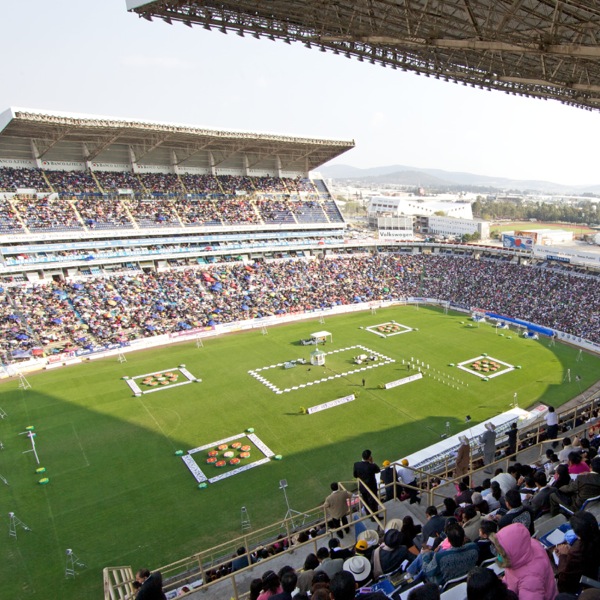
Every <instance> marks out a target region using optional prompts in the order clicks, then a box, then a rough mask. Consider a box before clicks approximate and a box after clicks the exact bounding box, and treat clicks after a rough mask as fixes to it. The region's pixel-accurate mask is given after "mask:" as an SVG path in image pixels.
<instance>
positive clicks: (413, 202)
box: [367, 196, 473, 222]
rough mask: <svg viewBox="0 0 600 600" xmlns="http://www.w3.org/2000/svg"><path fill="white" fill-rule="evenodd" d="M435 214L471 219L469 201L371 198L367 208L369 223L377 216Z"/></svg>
mask: <svg viewBox="0 0 600 600" xmlns="http://www.w3.org/2000/svg"><path fill="white" fill-rule="evenodd" d="M435 213H444V215H446V216H449V217H457V218H462V219H472V218H473V211H472V210H471V202H470V201H464V200H459V199H456V200H455V201H449V200H440V199H439V198H438V197H436V196H372V197H371V199H370V201H369V207H368V208H367V215H368V217H369V221H371V222H372V219H375V218H376V217H378V216H391V217H401V216H411V215H412V216H430V215H434V214H435Z"/></svg>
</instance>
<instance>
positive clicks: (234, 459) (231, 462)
mask: <svg viewBox="0 0 600 600" xmlns="http://www.w3.org/2000/svg"><path fill="white" fill-rule="evenodd" d="M239 463H240V459H239V458H232V459H231V460H230V461H229V464H230V465H238V464H239Z"/></svg>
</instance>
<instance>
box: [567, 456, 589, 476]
mask: <svg viewBox="0 0 600 600" xmlns="http://www.w3.org/2000/svg"><path fill="white" fill-rule="evenodd" d="M567 460H568V464H569V475H579V474H580V473H589V472H590V466H589V465H588V464H587V463H586V462H584V460H583V459H582V458H581V454H579V452H569V456H568V458H567Z"/></svg>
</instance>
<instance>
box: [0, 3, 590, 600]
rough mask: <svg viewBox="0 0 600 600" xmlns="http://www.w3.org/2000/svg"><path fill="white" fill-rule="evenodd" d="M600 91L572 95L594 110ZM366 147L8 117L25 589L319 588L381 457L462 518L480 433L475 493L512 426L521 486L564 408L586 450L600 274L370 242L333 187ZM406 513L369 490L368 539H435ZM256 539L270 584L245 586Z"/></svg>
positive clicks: (1, 275)
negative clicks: (321, 572)
mask: <svg viewBox="0 0 600 600" xmlns="http://www.w3.org/2000/svg"><path fill="white" fill-rule="evenodd" d="M135 4H140V3H139V2H137V3H135ZM144 4H148V3H144ZM151 4H157V3H151ZM159 4H162V3H159ZM171 16H172V17H173V18H175V15H171ZM169 18H171V17H169ZM353 51H354V50H353ZM361 52H362V50H361ZM502 85H504V84H502ZM510 85H514V86H517V87H515V88H514V89H516V90H517V92H518V93H524V91H523V90H525V91H527V88H522V87H521V86H522V85H524V83H523V82H516V83H515V82H513V83H511V84H510ZM534 85H535V86H536V90H538V91H539V89H540V85H539V83H535V84H534ZM498 86H500V83H499V81H498V82H496V83H494V86H493V87H498ZM511 89H512V88H511ZM589 91H590V90H583V89H579V92H578V95H577V96H576V97H573V98H572V100H569V101H572V102H574V103H576V104H577V105H578V106H586V107H587V106H594V102H595V99H594V98H593V97H591V96H586V94H587V93H588V92H589ZM561 93H563V92H561ZM538 95H539V94H538ZM560 97H561V96H560V95H559V98H560ZM565 97H566V98H569V96H568V95H567V96H565ZM353 146H354V142H353V141H352V140H350V139H347V140H328V139H314V138H302V137H293V136H288V135H286V134H285V132H284V133H282V134H281V135H273V134H261V133H252V132H239V131H237V132H236V131H220V130H219V131H217V130H209V129H198V128H195V127H192V126H188V125H185V124H177V123H163V122H150V121H145V120H137V119H135V118H133V119H121V118H113V117H109V116H94V115H80V114H75V113H66V112H65V113H61V112H55V111H44V110H39V109H24V108H8V109H7V110H5V111H4V112H2V113H1V114H0V249H1V253H2V254H1V256H2V261H1V264H0V279H1V283H0V288H1V289H0V298H1V305H0V310H1V311H2V319H1V323H2V330H3V335H2V337H1V339H0V356H1V358H2V373H1V376H2V380H3V381H2V382H0V390H1V393H0V417H1V419H0V442H1V447H2V451H1V453H0V456H1V457H2V462H1V463H0V475H1V477H2V480H1V481H0V488H3V492H4V493H3V495H2V498H1V500H0V503H1V506H2V510H1V511H0V514H1V515H2V519H3V520H5V522H6V526H7V529H8V531H9V540H8V544H4V546H3V550H2V553H1V554H0V556H2V567H0V569H1V572H2V575H3V582H5V589H6V593H7V594H8V595H10V597H14V598H27V597H30V596H34V595H38V596H39V595H42V596H43V595H44V594H46V593H47V592H46V591H45V590H46V589H48V587H49V586H50V587H51V588H52V596H53V597H60V598H65V599H69V598H81V597H84V598H88V597H89V598H93V597H94V598H95V597H99V596H100V594H102V591H104V595H105V598H111V599H113V598H119V599H125V598H132V597H135V590H134V588H133V582H134V573H135V572H136V570H137V569H138V568H140V567H146V566H147V567H148V568H150V569H151V570H153V571H154V570H159V571H161V572H162V574H163V577H164V582H165V591H166V592H167V594H168V597H169V598H172V597H175V596H176V595H178V594H180V593H183V594H185V595H186V596H188V597H191V598H200V597H208V598H230V597H235V598H242V597H243V598H245V597H248V591H249V584H250V581H251V579H252V578H253V577H256V576H257V570H258V576H260V575H261V574H262V573H263V572H264V571H265V570H266V569H267V568H270V567H269V566H267V565H270V564H273V565H278V566H281V565H283V564H292V565H293V566H294V567H296V568H298V569H300V568H301V567H302V564H303V561H304V556H305V554H306V553H307V552H310V551H315V550H316V548H317V546H322V545H326V544H327V541H328V539H329V538H330V537H331V529H332V528H331V526H330V524H329V522H328V520H327V515H326V513H325V512H324V510H323V508H322V504H323V500H324V498H325V496H327V495H328V493H329V491H328V490H329V484H330V482H331V481H340V482H341V483H342V484H343V486H344V487H345V488H346V489H349V490H350V491H352V492H354V491H356V489H357V480H356V478H354V477H353V473H352V464H353V463H354V462H355V461H358V460H360V455H361V452H362V451H363V450H364V448H366V447H369V448H371V449H372V450H373V453H374V455H375V459H376V462H378V463H379V464H381V462H382V461H383V460H384V459H388V460H391V461H399V460H400V459H401V458H404V457H408V458H409V459H410V464H411V467H413V468H414V469H415V471H414V472H415V477H416V479H415V480H416V481H417V485H418V488H419V490H421V492H420V493H421V495H422V497H423V498H427V504H429V503H434V504H441V501H442V499H443V497H444V496H446V495H453V493H454V491H453V490H452V487H453V486H452V485H451V483H452V482H454V481H456V474H455V473H453V471H454V469H455V464H454V462H455V458H454V457H455V454H456V451H457V448H458V446H459V444H460V442H459V436H460V435H467V436H468V439H469V440H470V447H471V453H472V461H471V463H470V465H469V470H472V471H473V473H474V474H473V478H474V479H473V480H474V481H475V479H476V478H477V477H479V478H481V476H482V470H483V466H484V465H483V464H482V463H481V458H482V455H481V448H480V445H479V442H478V440H479V436H480V435H481V433H482V432H483V430H484V424H486V423H489V422H491V420H492V419H494V422H495V423H496V425H497V428H498V453H497V456H496V460H497V463H498V465H497V466H501V467H503V468H506V466H507V464H508V459H507V458H506V456H507V455H506V454H505V452H504V451H505V450H506V448H507V433H508V430H509V429H510V427H511V425H512V424H518V427H519V438H518V444H517V451H518V452H519V453H523V454H524V453H525V452H527V451H529V452H533V451H536V452H537V451H538V450H539V449H540V448H542V446H541V445H540V443H541V442H542V441H544V440H545V439H547V431H546V428H545V424H544V420H543V418H540V417H543V415H544V414H546V412H547V408H548V407H549V406H553V407H556V408H557V409H558V412H559V414H560V424H561V435H562V433H564V432H566V431H568V430H570V429H577V430H578V431H580V430H581V429H582V428H583V430H584V431H585V425H586V423H587V421H588V420H589V419H591V418H592V417H593V415H594V411H597V405H598V402H599V399H598V391H597V390H598V379H599V375H598V374H599V373H600V321H599V319H600V289H599V286H598V276H599V275H600V273H598V272H597V271H595V270H593V269H582V268H577V267H573V266H570V265H568V264H558V265H557V264H556V263H554V262H551V261H547V260H544V259H539V258H535V257H534V256H533V254H532V253H531V252H530V251H527V250H523V249H507V248H500V247H492V246H483V245H466V244H446V243H443V244H438V243H429V242H428V243H426V242H421V241H419V242H406V243H401V244H400V243H387V242H385V241H383V240H380V241H377V242H366V241H364V240H356V239H354V238H352V237H350V236H349V235H348V229H349V226H348V223H347V222H346V220H345V218H344V216H343V214H342V212H341V210H340V207H339V206H338V204H337V203H336V201H335V199H334V198H333V196H332V194H331V191H330V189H329V188H328V186H327V184H326V182H325V181H324V180H323V179H322V178H321V177H320V176H319V175H318V171H319V167H320V166H321V165H324V164H325V163H327V162H328V161H330V160H332V159H334V158H336V157H338V156H340V155H341V154H343V153H344V152H346V151H348V150H350V149H351V148H352V147H353ZM546 445H547V444H546ZM209 461H210V462H209ZM434 479H435V480H436V481H437V483H439V480H440V479H442V480H444V481H449V482H450V484H448V487H444V485H437V483H436V484H434V482H433V480H434ZM449 489H450V490H452V492H450V491H449ZM399 500H400V498H397V497H395V496H394V497H393V498H392V499H390V498H389V497H387V498H384V496H383V494H382V496H381V497H379V498H377V499H376V503H377V505H376V510H375V511H372V510H371V511H369V510H368V509H369V507H368V506H367V505H366V504H365V501H364V498H363V496H362V495H355V496H354V499H353V504H352V514H353V517H354V518H355V519H356V520H357V524H356V525H355V527H357V529H356V531H357V532H358V530H359V529H358V528H359V525H361V526H362V527H363V528H364V527H367V528H372V527H373V521H374V522H375V525H376V526H377V525H378V526H380V527H381V529H382V530H383V529H384V528H385V524H386V521H387V520H388V519H389V518H391V517H392V516H397V515H398V514H399V515H400V516H404V515H406V514H411V515H413V516H414V518H415V519H417V520H421V521H423V520H424V519H425V517H424V508H425V503H423V504H424V505H423V507H420V506H416V505H415V506H413V505H410V506H408V502H405V501H404V502H401V501H399ZM286 509H287V512H286ZM398 511H400V512H398ZM371 519H373V521H372V520H371ZM307 531H310V536H308V535H307V536H306V537H305V538H303V535H302V534H303V533H306V532H307ZM303 540H304V541H303ZM240 546H243V547H244V548H245V552H246V553H247V554H248V556H249V557H250V554H256V553H257V552H258V551H259V550H260V551H263V550H264V551H265V552H266V554H267V556H266V557H265V558H264V560H265V561H267V562H265V565H261V568H258V569H257V568H253V567H252V566H251V565H249V566H247V567H245V568H242V569H240V570H239V571H235V570H233V568H232V561H233V558H234V556H235V554H236V550H237V549H238V548H239V547H240ZM242 554H243V553H242ZM282 557H283V560H284V561H285V562H280V561H281V560H282ZM278 561H279V562H278ZM249 562H250V558H249V560H248V563H249ZM273 568H275V567H273ZM277 568H278V567H277ZM184 586H188V588H189V591H186V590H184V589H183V588H184ZM102 588H103V590H102Z"/></svg>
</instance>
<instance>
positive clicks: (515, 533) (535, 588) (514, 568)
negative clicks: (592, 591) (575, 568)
mask: <svg viewBox="0 0 600 600" xmlns="http://www.w3.org/2000/svg"><path fill="white" fill-rule="evenodd" d="M490 537H491V538H492V541H493V543H494V545H495V546H496V550H497V551H498V556H497V560H498V564H499V565H500V566H501V567H504V583H506V585H507V587H508V589H509V590H511V591H513V592H515V594H517V596H519V600H554V598H556V595H557V594H558V589H557V587H556V580H555V579H554V572H553V570H552V565H551V564H550V559H549V558H548V555H547V554H546V550H545V549H544V547H543V546H542V544H541V543H540V542H538V541H537V540H535V539H532V538H531V536H530V535H529V531H528V530H527V527H525V525H523V524H522V523H513V524H512V525H507V526H506V527H504V528H503V529H501V530H500V531H498V533H496V534H492V535H491V536H490Z"/></svg>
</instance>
